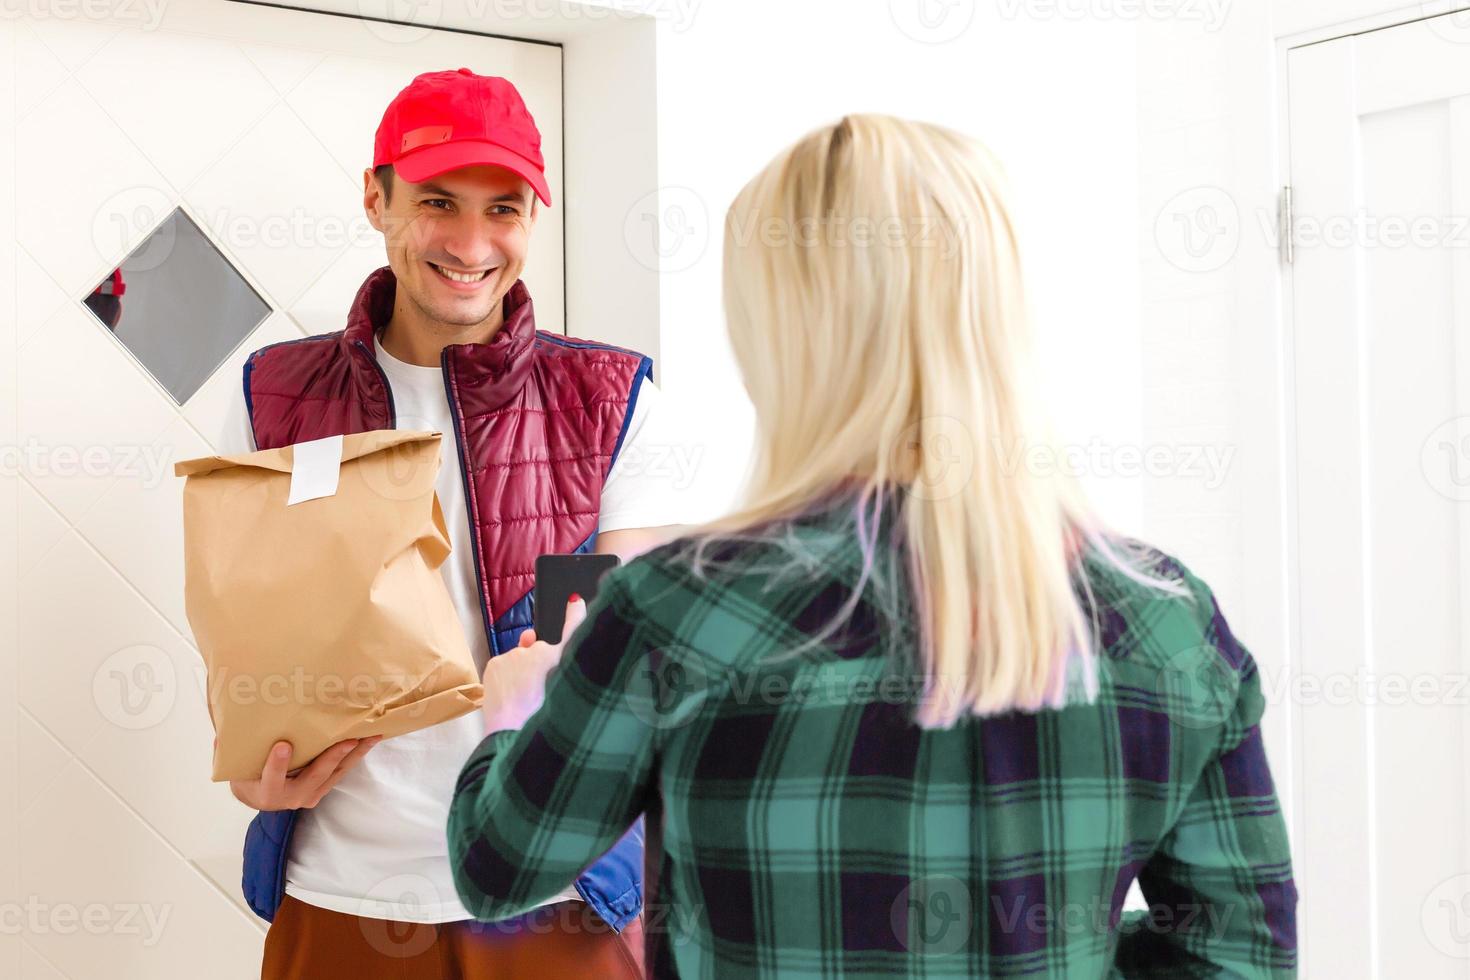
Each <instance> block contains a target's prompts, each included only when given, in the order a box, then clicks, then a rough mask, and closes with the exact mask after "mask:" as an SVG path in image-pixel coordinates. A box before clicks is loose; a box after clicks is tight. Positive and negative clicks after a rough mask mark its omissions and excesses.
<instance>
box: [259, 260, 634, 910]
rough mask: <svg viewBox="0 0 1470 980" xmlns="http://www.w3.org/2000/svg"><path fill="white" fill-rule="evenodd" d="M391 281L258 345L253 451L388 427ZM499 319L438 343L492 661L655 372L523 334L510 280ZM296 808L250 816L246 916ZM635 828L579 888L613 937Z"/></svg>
mask: <svg viewBox="0 0 1470 980" xmlns="http://www.w3.org/2000/svg"><path fill="white" fill-rule="evenodd" d="M396 289H397V280H396V278H395V277H394V275H393V271H392V269H391V268H389V267H387V266H384V267H383V268H381V269H377V270H375V271H374V272H373V273H372V274H370V275H369V276H368V277H367V279H366V280H365V281H364V282H363V284H362V286H361V288H359V289H358V292H357V297H356V299H354V300H353V303H352V308H351V311H350V312H349V314H348V318H347V326H346V328H345V329H343V330H340V331H337V332H336V333H329V334H320V335H318V336H314V337H306V338H303V339H301V340H288V341H285V342H283V343H279V344H272V345H270V346H268V347H262V348H261V349H260V350H257V351H255V352H254V353H253V354H251V355H250V357H249V359H248V360H247V361H246V363H245V373H244V385H245V401H246V405H247V406H248V407H249V412H250V422H251V426H252V427H253V429H254V434H255V445H256V448H257V449H273V448H276V447H279V446H285V445H290V444H292V443H297V442H304V441H306V440H309V439H321V438H325V437H327V436H334V435H346V434H350V433H353V432H365V431H367V430H369V429H391V428H393V427H394V425H395V416H394V409H393V394H392V390H391V389H390V388H389V386H388V380H387V377H386V376H385V375H384V374H383V370H382V368H381V367H380V366H379V365H378V361H377V357H376V356H375V354H374V349H373V335H374V334H375V333H377V332H378V331H381V330H382V328H383V327H384V326H386V325H387V323H388V321H389V319H390V318H391V317H392V314H393V299H394V293H395V291H396ZM504 315H505V322H504V325H503V326H502V327H501V329H500V330H499V331H498V332H497V333H496V334H495V336H494V337H493V338H492V339H491V341H490V342H489V343H488V344H451V345H449V346H448V347H445V348H444V351H443V353H442V354H441V355H440V365H441V368H442V370H443V373H444V386H445V391H446V393H447V395H448V398H449V405H450V409H451V412H452V415H453V418H454V424H455V431H454V432H453V433H445V438H451V437H452V438H453V439H454V440H455V443H456V445H457V447H458V451H459V460H460V466H461V470H462V472H463V474H464V477H465V480H464V483H465V500H466V504H467V507H466V509H467V511H468V513H469V520H470V525H471V527H470V530H471V535H470V540H471V542H472V547H473V548H474V566H475V574H476V579H477V581H478V583H479V591H480V611H481V614H482V615H483V617H484V624H485V632H486V634H487V636H488V638H489V641H490V653H491V656H494V655H496V654H498V653H500V652H501V651H502V650H506V649H510V648H513V647H514V646H515V645H516V642H517V641H518V640H519V638H520V634H521V631H522V630H524V629H527V628H529V627H530V625H531V621H532V592H531V589H532V586H533V584H534V579H535V565H536V557H537V556H538V555H542V554H567V553H576V552H588V551H591V550H592V549H593V547H594V545H595V543H596V539H597V522H598V513H599V504H600V502H601V494H602V486H603V482H604V480H605V479H606V478H607V474H608V471H609V470H610V469H611V468H612V464H613V461H614V460H615V459H616V458H617V455H618V452H619V451H620V450H621V448H622V445H623V438H624V435H625V434H626V431H627V426H628V422H629V420H630V419H631V418H632V416H633V405H634V401H635V400H636V398H637V393H638V388H639V386H640V385H641V384H642V382H643V378H644V376H645V375H646V376H648V377H649V378H650V379H651V378H652V377H653V362H652V360H650V359H649V358H648V357H646V356H644V355H643V354H640V353H638V352H637V351H633V350H628V349H626V348H622V347H615V346H613V345H611V344H603V343H597V342H594V341H587V340H578V339H575V338H571V337H562V336H560V335H558V334H551V333H547V332H545V331H541V330H537V329H536V318H535V314H534V313H533V311H532V306H531V296H530V293H529V291H528V290H527V289H526V286H525V284H524V283H523V282H519V281H517V282H516V284H515V285H514V286H512V287H511V288H510V291H509V292H508V293H507V294H506V297H505V305H504ZM296 812H297V811H294V810H282V811H274V812H263V813H260V814H258V815H257V817H256V819H255V821H254V822H252V823H251V825H250V829H249V831H247V834H246V840H245V874H244V886H245V895H246V899H247V901H249V903H250V906H251V908H253V909H254V910H255V911H256V913H257V914H259V915H260V916H262V917H263V918H265V919H267V920H270V919H271V918H273V917H274V915H275V910H276V907H277V906H278V905H279V904H280V901H281V895H282V894H283V893H284V888H285V865H286V853H287V848H288V846H289V842H290V832H291V829H292V826H293V825H294V823H295V821H294V817H295V815H296ZM642 838H643V835H642V821H641V820H640V821H639V823H638V824H637V825H635V826H634V828H633V829H632V830H630V831H629V833H628V835H627V836H625V837H624V838H623V840H622V841H621V842H619V843H618V845H616V846H615V847H614V848H613V850H611V851H609V852H608V854H607V855H606V856H604V857H603V858H602V859H600V860H599V861H598V862H596V863H594V864H593V865H592V866H591V867H590V868H588V869H587V871H585V872H583V874H582V876H581V877H580V878H578V879H577V890H578V892H580V893H581V894H582V897H583V898H585V899H586V900H587V901H588V902H589V903H590V904H592V905H593V907H594V908H595V909H596V910H597V912H598V914H599V915H601V916H602V917H603V919H604V920H606V921H607V922H609V923H610V924H611V925H612V926H613V928H615V929H619V930H621V929H622V927H623V926H624V925H625V924H626V923H627V922H628V920H630V919H631V918H632V917H633V916H634V915H636V914H637V912H638V909H639V907H640V905H641V895H642V889H641V880H640V879H641V871H642V860H643V859H642Z"/></svg>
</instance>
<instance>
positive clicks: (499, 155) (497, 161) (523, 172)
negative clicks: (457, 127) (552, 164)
mask: <svg viewBox="0 0 1470 980" xmlns="http://www.w3.org/2000/svg"><path fill="white" fill-rule="evenodd" d="M474 166H491V167H504V168H505V169H506V170H509V171H511V172H512V173H515V174H519V175H520V176H521V177H524V178H525V180H526V183H528V184H530V185H531V189H532V190H534V191H535V192H536V196H537V197H539V198H541V203H542V204H544V205H546V206H547V207H551V188H549V187H547V186H546V176H545V175H544V174H543V173H541V171H540V170H538V169H537V168H536V165H535V164H534V163H532V162H531V161H530V160H527V159H526V158H525V157H523V156H521V155H520V154H519V153H516V152H514V151H513V150H507V149H506V148H505V147H503V146H500V145H499V144H497V143H484V142H480V141H478V140H461V141H460V142H457V143H439V144H436V145H434V146H425V147H423V148H422V149H417V150H414V151H413V152H412V153H409V154H406V155H404V156H401V157H399V158H398V159H397V160H395V161H393V172H394V173H395V174H397V175H398V176H400V177H402V178H403V179H404V180H406V181H408V182H409V183H410V184H419V183H422V182H423V181H426V180H428V179H429V178H430V177H437V176H438V175H440V174H442V173H447V172H448V171H450V170H458V169H459V168H460V167H474Z"/></svg>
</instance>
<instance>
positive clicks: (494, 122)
mask: <svg viewBox="0 0 1470 980" xmlns="http://www.w3.org/2000/svg"><path fill="white" fill-rule="evenodd" d="M385 163H391V164H393V171H394V173H396V174H398V175H399V176H401V177H402V178H403V179H404V180H406V181H408V182H409V183H411V184H417V183H420V182H421V181H425V180H428V179H429V178H430V177H433V176H435V175H436V174H442V173H444V172H445V171H446V170H454V169H457V168H459V167H470V166H474V165H476V164H489V165H491V166H496V167H504V168H506V169H507V170H510V171H513V172H514V173H517V174H520V175H521V176H522V177H524V178H525V179H526V181H527V182H528V183H529V184H530V185H531V187H532V188H534V189H535V191H536V196H537V197H539V198H541V203H543V204H545V205H546V206H547V207H550V206H551V189H550V188H549V187H547V186H546V173H545V170H546V162H545V161H544V160H543V159H542V157H541V131H540V130H538V129H537V128H536V121H535V120H534V119H532V118H531V113H530V112H529V111H527V109H526V103H525V102H524V101H522V100H521V93H520V92H517V91H516V87H515V86H514V85H512V84H511V83H510V82H509V81H507V80H506V79H504V78H498V77H495V76H490V75H476V74H475V73H474V72H472V71H470V70H469V69H468V68H461V69H459V70H458V71H432V72H425V73H423V74H422V75H415V76H414V79H413V81H411V82H409V83H408V85H406V86H405V87H404V89H403V91H401V92H399V93H398V94H397V95H395V96H394V97H393V101H392V102H390V103H388V108H387V109H385V110H384V111H383V121H382V122H380V123H378V132H377V135H376V136H375V137H374V139H373V166H374V167H380V166H382V165H383V164H385Z"/></svg>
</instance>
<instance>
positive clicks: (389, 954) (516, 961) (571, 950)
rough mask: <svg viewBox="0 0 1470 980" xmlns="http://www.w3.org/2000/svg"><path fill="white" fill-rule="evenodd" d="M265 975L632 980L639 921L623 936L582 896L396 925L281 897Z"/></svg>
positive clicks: (638, 971)
mask: <svg viewBox="0 0 1470 980" xmlns="http://www.w3.org/2000/svg"><path fill="white" fill-rule="evenodd" d="M260 976H261V980H336V978H337V977H343V978H362V980H378V978H383V980H387V978H392V980H519V978H531V980H540V978H555V980H563V978H565V980H576V978H579V977H587V978H589V980H591V978H596V980H625V978H626V980H634V978H641V977H642V976H643V923H642V919H641V917H640V918H635V919H634V920H633V921H632V922H630V923H628V925H627V926H626V927H625V928H624V929H623V931H622V932H621V933H616V932H613V931H612V927H611V926H609V925H608V924H607V923H606V922H604V921H602V919H601V918H600V917H599V916H598V915H597V913H596V912H594V911H592V908H591V907H590V906H589V905H587V904H586V903H585V902H576V901H568V902H557V903H555V904H552V905H547V906H543V907H542V908H539V909H533V910H532V911H530V912H528V913H526V914H525V915H523V916H521V917H519V918H516V919H511V920H508V921H506V922H476V921H475V920H473V919H470V920H466V921H463V922H441V923H437V924H430V923H424V922H398V921H394V920H391V919H369V918H365V917H362V916H356V915H348V914H347V913H345V912H333V911H331V910H330V909H323V908H318V907H316V906H315V905H308V904H307V903H305V902H303V901H301V900H299V899H297V898H296V897H294V896H292V895H287V896H285V898H284V900H283V901H282V902H281V907H280V908H279V909H277V910H276V917H275V919H274V920H273V921H272V922H271V926H270V929H269V930H268V931H267V932H266V935H265V959H264V962H263V963H262V964H261V970H260Z"/></svg>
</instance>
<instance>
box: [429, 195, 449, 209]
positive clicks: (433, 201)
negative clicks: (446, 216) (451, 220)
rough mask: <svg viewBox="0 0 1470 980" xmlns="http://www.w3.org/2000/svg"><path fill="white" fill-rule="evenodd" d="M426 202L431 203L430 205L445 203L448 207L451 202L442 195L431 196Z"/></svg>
mask: <svg viewBox="0 0 1470 980" xmlns="http://www.w3.org/2000/svg"><path fill="white" fill-rule="evenodd" d="M424 203H425V204H430V205H433V204H443V205H445V206H446V207H447V206H448V204H449V202H448V201H446V200H444V198H442V197H434V198H430V199H429V200H427V201H425V202H424Z"/></svg>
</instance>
